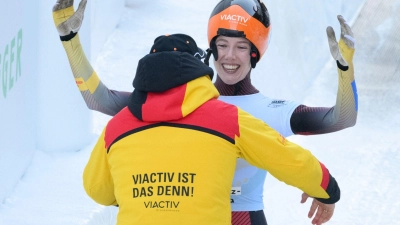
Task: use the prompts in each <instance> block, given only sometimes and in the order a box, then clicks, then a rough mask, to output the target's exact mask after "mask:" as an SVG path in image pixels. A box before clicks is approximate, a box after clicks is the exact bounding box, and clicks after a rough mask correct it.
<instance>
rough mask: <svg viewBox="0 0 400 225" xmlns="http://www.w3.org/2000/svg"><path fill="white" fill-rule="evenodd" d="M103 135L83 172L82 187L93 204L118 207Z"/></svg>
mask: <svg viewBox="0 0 400 225" xmlns="http://www.w3.org/2000/svg"><path fill="white" fill-rule="evenodd" d="M104 134H105V132H104V131H103V133H102V134H101V136H100V138H99V140H98V141H97V143H96V145H95V147H94V149H93V151H92V153H91V155H90V158H89V161H88V163H87V164H86V167H85V169H84V171H83V187H84V189H85V191H86V193H87V194H88V195H89V197H91V198H92V199H93V200H94V201H95V202H97V203H99V204H101V205H107V206H108V205H118V203H117V201H116V198H115V196H114V182H113V179H112V177H111V173H110V168H109V166H108V159H107V150H106V148H105V141H104Z"/></svg>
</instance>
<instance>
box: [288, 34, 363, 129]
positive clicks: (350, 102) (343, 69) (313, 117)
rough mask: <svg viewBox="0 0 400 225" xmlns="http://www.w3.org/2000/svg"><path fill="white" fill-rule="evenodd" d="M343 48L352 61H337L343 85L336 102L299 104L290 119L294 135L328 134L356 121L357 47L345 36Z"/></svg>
mask: <svg viewBox="0 0 400 225" xmlns="http://www.w3.org/2000/svg"><path fill="white" fill-rule="evenodd" d="M339 48H340V52H341V53H342V55H343V58H344V59H345V60H346V62H348V66H342V65H340V63H339V62H337V66H338V69H337V70H338V75H339V86H338V91H337V97H336V104H335V105H334V106H333V107H331V108H329V107H308V106H305V105H300V106H299V107H297V108H296V110H295V111H294V112H293V114H292V116H291V119H290V125H291V128H292V131H293V133H294V134H303V135H313V134H324V133H330V132H335V131H339V130H342V129H345V128H348V127H352V126H354V125H355V124H356V121H357V111H358V96H357V87H356V82H355V79H354V66H353V56H354V48H350V47H349V46H347V45H346V44H345V43H344V41H343V40H342V39H341V40H340V41H339Z"/></svg>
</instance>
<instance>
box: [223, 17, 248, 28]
mask: <svg viewBox="0 0 400 225" xmlns="http://www.w3.org/2000/svg"><path fill="white" fill-rule="evenodd" d="M221 20H228V21H229V22H233V23H240V24H242V25H244V26H247V24H246V23H247V21H249V18H245V17H244V16H240V15H230V14H224V15H221Z"/></svg>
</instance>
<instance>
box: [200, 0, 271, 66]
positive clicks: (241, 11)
mask: <svg viewBox="0 0 400 225" xmlns="http://www.w3.org/2000/svg"><path fill="white" fill-rule="evenodd" d="M270 28H271V26H270V18H269V13H268V10H267V7H265V5H264V3H262V2H261V1H260V0H221V1H220V2H219V3H218V4H217V5H216V6H215V8H214V10H213V11H212V13H211V16H210V19H209V20H208V43H209V45H210V49H209V52H212V54H213V55H214V58H215V60H218V52H217V49H216V46H215V39H216V37H217V36H218V35H223V36H228V37H244V38H247V39H248V40H249V41H250V42H251V43H252V49H251V52H250V56H251V64H252V67H253V68H254V67H255V65H256V63H257V62H258V61H259V60H260V59H261V57H262V56H263V54H264V53H265V51H266V50H267V47H268V43H269V37H270ZM207 61H208V60H207ZM207 63H208V62H207Z"/></svg>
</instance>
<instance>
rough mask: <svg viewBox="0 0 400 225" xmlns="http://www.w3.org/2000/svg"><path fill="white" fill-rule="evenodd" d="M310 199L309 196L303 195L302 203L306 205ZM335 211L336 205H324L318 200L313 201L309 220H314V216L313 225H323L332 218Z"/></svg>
mask: <svg viewBox="0 0 400 225" xmlns="http://www.w3.org/2000/svg"><path fill="white" fill-rule="evenodd" d="M309 197H310V196H309V195H307V194H306V193H303V194H302V195H301V203H305V202H306V201H307V199H308V198H309ZM334 211H335V204H324V203H322V202H319V201H318V200H316V199H313V202H312V203H311V207H310V211H309V212H308V218H312V217H313V216H314V218H313V220H312V221H311V223H312V224H315V225H322V224H323V223H326V222H328V221H329V220H330V219H331V218H332V216H333V212H334Z"/></svg>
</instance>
